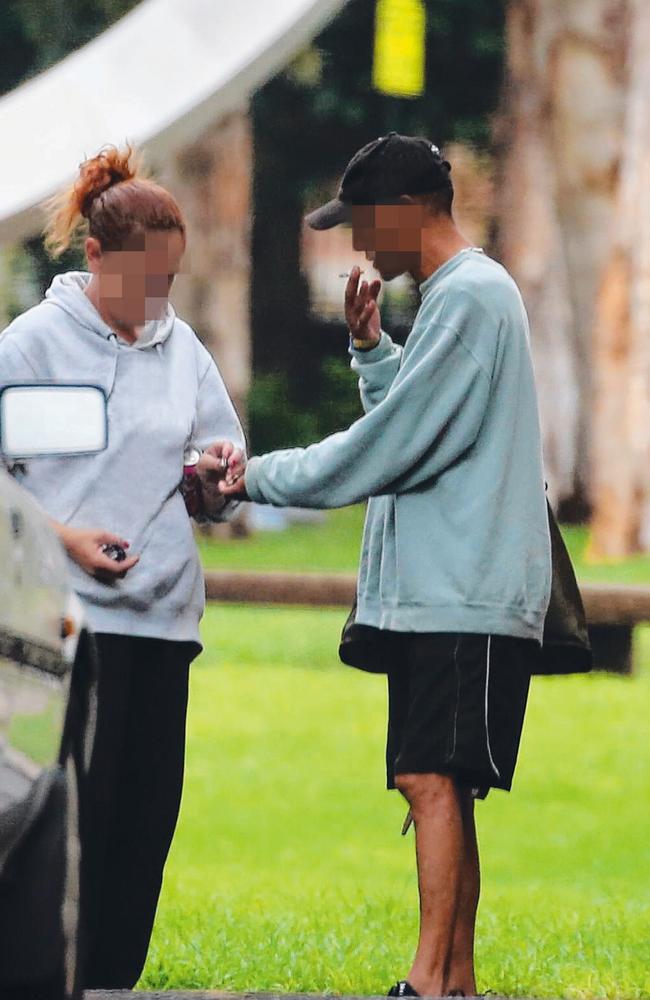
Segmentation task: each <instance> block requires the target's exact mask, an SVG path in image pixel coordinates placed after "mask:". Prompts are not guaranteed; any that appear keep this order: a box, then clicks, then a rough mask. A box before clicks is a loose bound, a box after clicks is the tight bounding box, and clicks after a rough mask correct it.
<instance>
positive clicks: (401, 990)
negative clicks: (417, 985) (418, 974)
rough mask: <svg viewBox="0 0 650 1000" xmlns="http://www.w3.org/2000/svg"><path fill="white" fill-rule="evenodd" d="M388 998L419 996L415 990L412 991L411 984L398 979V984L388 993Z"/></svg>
mask: <svg viewBox="0 0 650 1000" xmlns="http://www.w3.org/2000/svg"><path fill="white" fill-rule="evenodd" d="M388 996H389V997H419V996H420V994H419V993H418V992H417V990H414V989H413V987H412V986H411V984H410V983H409V982H408V980H406V979H400V981H399V982H398V983H395V985H394V986H391V988H390V989H389V991H388Z"/></svg>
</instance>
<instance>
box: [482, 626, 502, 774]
mask: <svg viewBox="0 0 650 1000" xmlns="http://www.w3.org/2000/svg"><path fill="white" fill-rule="evenodd" d="M491 644H492V636H491V635H489V636H488V640H487V664H486V667H485V739H486V742H487V752H488V757H489V758H490V764H491V766H492V770H493V771H494V773H495V774H496V776H497V778H499V779H500V778H501V775H500V774H499V768H498V767H497V766H496V764H495V763H494V758H493V757H492V748H491V746H490V726H489V722H488V692H489V689H490V646H491Z"/></svg>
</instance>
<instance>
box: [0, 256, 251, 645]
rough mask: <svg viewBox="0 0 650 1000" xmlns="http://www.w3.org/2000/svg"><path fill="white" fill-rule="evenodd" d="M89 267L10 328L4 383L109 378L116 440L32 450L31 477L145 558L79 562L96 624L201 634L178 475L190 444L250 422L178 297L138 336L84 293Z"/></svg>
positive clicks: (41, 492)
mask: <svg viewBox="0 0 650 1000" xmlns="http://www.w3.org/2000/svg"><path fill="white" fill-rule="evenodd" d="M89 279H90V275H89V274H87V273H85V272H74V271H72V272H68V273H67V274H61V275H57V277H55V278H54V280H53V282H52V284H51V286H50V288H49V289H48V290H47V293H46V296H45V299H44V300H43V301H42V302H41V303H39V305H37V306H35V307H34V308H33V309H30V310H28V311H27V312H25V313H23V314H22V315H21V316H18V317H17V319H15V320H14V321H13V323H11V324H10V325H9V326H8V327H7V329H6V330H5V331H4V332H3V333H2V334H0V384H8V383H15V382H31V381H35V380H52V381H55V382H79V383H92V384H94V385H99V386H101V387H102V388H103V389H104V391H105V393H106V396H107V399H108V431H109V433H108V448H107V449H106V450H105V451H103V452H100V453H98V454H96V455H80V456H75V457H71V458H39V459H31V460H30V462H29V464H28V471H27V474H26V476H25V478H24V479H23V485H24V486H25V487H26V488H27V489H28V490H29V491H30V492H31V493H32V494H33V495H34V496H35V497H36V499H37V500H38V501H39V502H40V503H41V505H42V506H43V507H44V509H45V510H46V511H47V512H48V514H50V516H51V517H53V518H54V519H55V520H57V521H60V522H63V523H64V524H70V525H73V526H74V527H77V528H99V529H102V530H106V531H111V532H115V533H116V534H118V535H121V536H123V537H124V538H126V539H128V540H129V542H130V543H131V548H130V553H131V554H134V555H139V556H140V562H139V563H138V564H137V566H135V567H134V568H133V569H132V570H130V571H129V573H128V574H127V575H126V577H125V578H124V579H123V580H118V581H116V582H115V583H111V584H106V583H100V582H99V581H97V580H95V579H94V578H93V577H91V576H89V575H88V574H87V573H85V572H84V571H83V570H82V569H81V568H80V567H79V566H78V565H77V564H76V563H74V562H72V561H71V560H70V561H69V562H70V570H71V573H72V577H73V586H74V587H75V589H76V591H77V593H78V594H79V596H80V597H81V599H82V601H83V603H84V605H85V608H86V611H87V614H88V618H89V621H90V624H91V625H92V627H93V628H94V629H95V631H97V632H115V633H119V634H122V635H139V636H153V637H159V638H165V639H173V640H188V641H195V642H200V639H199V631H198V623H199V619H200V618H201V615H202V613H203V607H204V584H203V574H202V571H201V566H200V562H199V558H198V553H197V550H196V545H195V542H194V538H193V534H192V527H191V523H190V520H189V518H188V516H187V512H186V510H185V505H184V502H183V498H182V496H181V494H180V492H179V484H180V481H181V476H182V469H183V451H184V449H185V447H186V445H188V444H189V443H191V444H193V445H196V446H197V447H199V448H205V447H207V446H208V445H209V444H211V443H212V442H213V441H215V440H218V439H227V440H231V441H233V442H234V443H235V444H236V445H238V446H239V447H243V446H244V435H243V431H242V428H241V425H240V422H239V419H238V417H237V414H236V412H235V409H234V407H233V405H232V402H231V400H230V397H229V396H228V393H227V391H226V388H225V386H224V383H223V380H222V378H221V375H220V374H219V371H218V369H217V367H216V365H215V363H214V361H213V360H212V357H211V356H210V354H209V353H208V351H207V350H206V349H205V348H204V347H203V346H202V344H201V343H200V342H199V340H198V339H197V337H196V336H195V334H194V332H193V330H192V329H191V327H189V326H188V325H187V323H184V322H183V321H182V320H181V319H179V318H178V317H177V316H176V315H175V313H174V310H173V309H172V307H171V305H169V306H168V307H167V310H166V312H165V313H164V315H163V316H162V317H161V319H159V320H155V321H151V322H149V323H147V324H146V326H145V327H144V329H143V331H142V333H141V336H140V337H139V338H138V340H137V341H136V343H135V344H134V345H133V346H129V345H127V344H125V343H124V342H122V341H120V340H119V339H118V338H117V337H116V335H115V333H114V332H113V330H112V329H111V328H110V327H109V326H107V325H106V323H104V321H103V320H102V318H101V316H100V315H99V313H98V312H97V310H96V309H95V307H94V306H93V305H92V303H91V302H90V300H89V299H88V297H87V296H86V295H85V294H84V288H85V286H86V284H87V283H88V281H89Z"/></svg>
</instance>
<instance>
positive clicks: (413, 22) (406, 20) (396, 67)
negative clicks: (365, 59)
mask: <svg viewBox="0 0 650 1000" xmlns="http://www.w3.org/2000/svg"><path fill="white" fill-rule="evenodd" d="M425 34H426V14H425V9H424V2H423V0H377V8H376V13H375V52H374V60H373V67H372V82H373V86H374V87H375V89H376V90H380V91H382V92H383V93H384V94H390V95H391V96H393V97H419V96H420V94H421V93H422V92H423V90H424V57H425Z"/></svg>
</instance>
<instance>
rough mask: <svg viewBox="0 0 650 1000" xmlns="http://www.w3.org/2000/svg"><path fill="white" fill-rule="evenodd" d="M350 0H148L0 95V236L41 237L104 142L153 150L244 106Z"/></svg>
mask: <svg viewBox="0 0 650 1000" xmlns="http://www.w3.org/2000/svg"><path fill="white" fill-rule="evenodd" d="M344 3H345V0H143V2H142V3H140V4H139V5H138V6H137V7H136V8H135V9H134V10H133V11H131V13H129V14H127V15H126V16H125V17H123V18H122V19H121V20H120V21H118V22H117V23H116V24H115V25H113V27H112V28H109V29H108V30H107V31H105V32H104V33H103V34H102V35H100V36H99V37H98V38H96V39H94V40H93V41H92V42H90V43H89V44H88V45H86V46H84V47H83V48H82V49H79V50H78V51H77V52H74V53H72V54H71V55H69V56H68V57H67V58H65V59H63V60H62V61H61V62H60V63H57V64H56V65H55V66H53V67H52V68H51V69H49V70H47V71H46V72H44V73H42V74H41V75H40V76H37V77H35V78H34V79H33V80H29V81H28V82H27V83H24V84H22V85H21V86H20V87H17V88H16V89H15V90H13V91H11V92H10V93H9V94H7V95H6V96H5V97H4V98H2V99H1V100H0V137H1V141H2V157H1V159H0V242H2V243H10V242H14V241H16V240H18V239H21V238H24V237H27V236H30V235H33V234H34V233H36V232H38V230H39V228H40V226H41V225H42V219H41V217H40V213H39V211H38V206H39V204H40V203H41V202H42V201H43V199H44V198H46V197H48V196H49V195H50V194H52V193H53V192H54V191H56V190H58V188H60V187H61V186H62V185H63V184H65V183H67V182H69V181H70V180H71V179H72V177H73V176H74V174H75V171H76V167H77V165H78V164H79V163H80V162H81V161H82V160H83V159H85V158H86V157H87V156H92V155H94V153H96V152H97V151H98V150H99V149H100V148H101V147H102V146H103V145H105V144H106V143H114V144H116V145H121V144H123V143H124V142H125V141H126V140H129V141H131V142H133V143H135V144H136V145H138V146H146V147H147V148H148V150H150V151H151V153H152V157H153V158H154V159H156V160H160V159H161V157H163V156H164V155H166V154H168V153H170V152H172V151H173V150H175V149H177V148H178V147H179V146H181V145H183V144H185V143H187V142H189V141H191V140H193V139H194V138H196V137H197V136H198V135H199V134H200V133H201V132H202V131H203V130H204V129H205V128H206V127H207V126H208V125H209V124H210V123H211V122H213V121H214V120H215V119H217V118H219V117H220V116H222V115H224V114H227V113H228V112H230V111H233V110H235V109H238V108H241V107H242V105H244V104H245V102H246V101H247V99H248V98H249V96H250V95H251V94H252V92H253V91H254V90H256V89H257V88H258V87H259V86H260V85H261V84H263V83H264V82H265V81H266V80H267V79H268V78H269V77H271V76H272V75H273V74H274V73H275V72H277V70H279V69H280V68H281V67H282V66H284V65H285V64H286V63H287V62H288V61H289V60H290V59H291V58H292V57H293V56H294V55H295V54H296V53H297V52H298V51H299V50H300V49H301V48H302V47H303V46H305V45H306V44H307V43H308V42H309V41H310V40H311V39H312V38H313V37H314V35H316V34H317V33H318V32H319V31H320V29H321V28H322V27H324V25H325V24H326V23H327V22H328V21H329V20H330V19H331V18H332V16H333V15H334V14H335V12H336V11H337V10H338V9H339V8H340V7H342V6H343V4H344Z"/></svg>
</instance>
